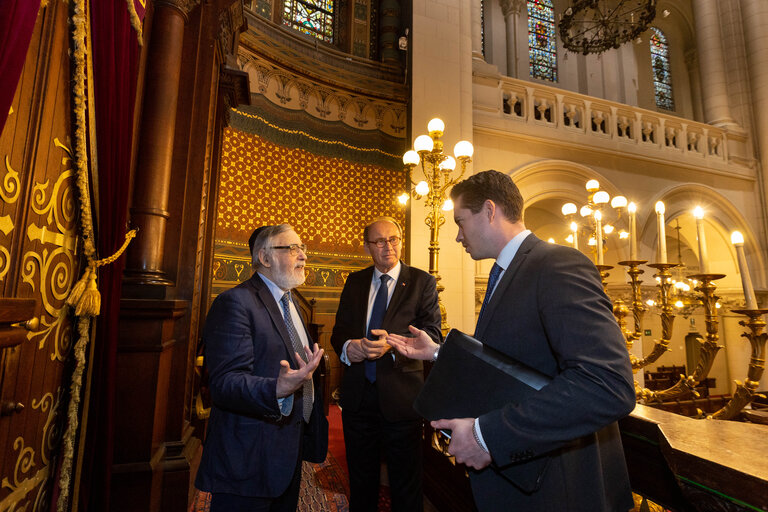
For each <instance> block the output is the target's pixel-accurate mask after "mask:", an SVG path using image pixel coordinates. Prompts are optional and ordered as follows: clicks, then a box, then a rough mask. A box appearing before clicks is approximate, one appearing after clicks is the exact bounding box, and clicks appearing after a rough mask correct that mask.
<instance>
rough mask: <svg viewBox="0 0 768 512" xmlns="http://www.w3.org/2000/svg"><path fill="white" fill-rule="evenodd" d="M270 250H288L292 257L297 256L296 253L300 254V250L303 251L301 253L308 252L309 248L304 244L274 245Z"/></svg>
mask: <svg viewBox="0 0 768 512" xmlns="http://www.w3.org/2000/svg"><path fill="white" fill-rule="evenodd" d="M270 249H287V250H289V251H291V255H292V256H296V253H298V252H299V249H301V252H304V253H305V252H307V246H306V245H304V244H291V245H273V246H271V247H270Z"/></svg>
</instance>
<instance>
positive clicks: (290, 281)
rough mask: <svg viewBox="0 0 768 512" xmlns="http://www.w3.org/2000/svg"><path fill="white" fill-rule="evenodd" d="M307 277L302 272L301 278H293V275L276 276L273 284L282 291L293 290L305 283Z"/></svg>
mask: <svg viewBox="0 0 768 512" xmlns="http://www.w3.org/2000/svg"><path fill="white" fill-rule="evenodd" d="M306 279H307V277H306V275H305V274H304V272H302V273H301V277H300V278H299V277H295V276H294V275H293V274H280V275H276V276H275V279H274V283H275V284H276V285H277V286H279V287H280V288H281V289H283V290H293V289H294V288H296V287H297V286H301V285H302V284H304V281H306Z"/></svg>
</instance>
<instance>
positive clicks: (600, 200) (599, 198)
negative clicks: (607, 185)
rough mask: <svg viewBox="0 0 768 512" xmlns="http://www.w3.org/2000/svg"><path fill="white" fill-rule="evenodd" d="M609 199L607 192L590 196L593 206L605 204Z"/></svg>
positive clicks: (602, 191)
mask: <svg viewBox="0 0 768 512" xmlns="http://www.w3.org/2000/svg"><path fill="white" fill-rule="evenodd" d="M610 198H611V196H609V195H608V192H606V191H605V190H601V191H599V192H595V195H594V196H592V201H594V202H595V204H605V203H607V202H608V200H609V199H610Z"/></svg>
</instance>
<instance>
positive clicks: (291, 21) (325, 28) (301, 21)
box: [283, 0, 333, 43]
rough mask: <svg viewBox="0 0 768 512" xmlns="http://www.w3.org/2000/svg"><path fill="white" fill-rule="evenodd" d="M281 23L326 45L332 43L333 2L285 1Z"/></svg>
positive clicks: (312, 0)
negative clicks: (324, 42)
mask: <svg viewBox="0 0 768 512" xmlns="http://www.w3.org/2000/svg"><path fill="white" fill-rule="evenodd" d="M283 23H284V24H285V25H288V26H289V27H291V28H294V29H296V30H298V31H299V32H303V33H305V34H309V35H310V36H313V37H316V38H318V39H320V40H322V41H326V42H328V43H332V42H333V0H285V2H284V3H283Z"/></svg>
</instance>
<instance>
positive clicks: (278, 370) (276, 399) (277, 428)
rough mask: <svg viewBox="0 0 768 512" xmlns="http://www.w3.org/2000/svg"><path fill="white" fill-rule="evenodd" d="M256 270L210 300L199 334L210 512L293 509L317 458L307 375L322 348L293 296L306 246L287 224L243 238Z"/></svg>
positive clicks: (203, 485)
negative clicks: (205, 387)
mask: <svg viewBox="0 0 768 512" xmlns="http://www.w3.org/2000/svg"><path fill="white" fill-rule="evenodd" d="M249 246H250V249H251V256H252V258H253V265H254V268H255V270H256V272H254V274H253V277H251V279H249V280H248V281H246V282H244V283H242V284H240V285H238V286H236V287H235V288H232V289H230V290H227V291H226V292H224V293H222V294H221V295H219V296H218V297H217V298H216V300H215V301H214V302H213V305H212V306H211V309H210V311H209V312H208V317H207V319H206V323H205V329H204V331H203V343H204V344H205V358H206V364H207V366H208V372H209V375H210V390H211V398H212V401H213V405H212V407H211V417H210V421H209V424H208V435H207V437H206V440H205V447H204V449H203V455H202V460H201V461H200V468H199V470H198V474H197V479H196V482H195V483H196V486H197V488H198V489H200V490H203V491H207V492H210V493H211V494H212V498H211V509H210V510H211V512H218V511H227V512H233V511H243V512H245V511H248V512H254V511H270V512H277V511H280V512H293V511H294V510H296V504H297V501H298V493H299V484H300V480H301V461H302V459H304V460H310V461H312V462H322V461H323V460H324V459H325V455H326V452H327V449H328V422H327V420H326V419H325V416H324V415H323V407H322V404H321V400H320V394H319V393H318V392H316V391H315V390H314V389H313V385H312V374H313V372H314V370H315V369H316V368H317V366H318V364H319V362H320V359H321V358H322V356H323V350H322V349H321V348H318V346H317V344H314V345H313V346H312V348H310V345H311V340H310V339H309V335H308V333H307V330H306V327H305V326H304V323H303V321H302V319H301V316H300V315H299V313H298V311H297V309H296V307H295V305H294V303H293V300H292V298H291V293H290V291H291V289H293V288H295V287H296V286H299V285H301V284H302V283H303V282H304V277H305V276H304V265H305V263H306V259H307V258H306V254H305V246H304V245H303V244H302V243H301V240H300V239H299V236H298V235H297V234H296V232H295V231H294V230H293V228H292V227H291V226H290V225H288V224H281V225H279V226H265V227H261V228H258V229H257V230H255V231H254V232H253V234H252V235H251V239H250V240H249Z"/></svg>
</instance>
